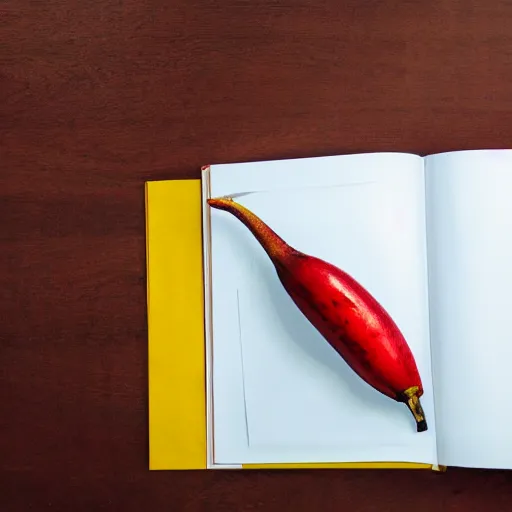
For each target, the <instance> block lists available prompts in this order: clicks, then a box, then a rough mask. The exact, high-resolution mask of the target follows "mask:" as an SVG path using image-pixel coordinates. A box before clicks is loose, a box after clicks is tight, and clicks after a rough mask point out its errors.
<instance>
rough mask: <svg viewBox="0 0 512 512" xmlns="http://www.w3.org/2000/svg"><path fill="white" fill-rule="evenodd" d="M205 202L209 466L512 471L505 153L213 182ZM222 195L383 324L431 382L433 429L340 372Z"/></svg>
mask: <svg viewBox="0 0 512 512" xmlns="http://www.w3.org/2000/svg"><path fill="white" fill-rule="evenodd" d="M202 195H203V226H204V233H203V236H204V268H205V280H204V282H205V299H206V300H205V317H206V322H205V327H206V355H207V357H206V363H207V379H206V383H207V413H208V414H207V416H208V427H207V430H208V446H209V449H208V456H209V463H210V466H211V467H214V466H229V465H234V466H237V465H239V464H244V463H246V464H247V463H295V462H296V463H304V462H366V461H404V462H417V463H427V464H433V465H443V466H465V467H482V468H484V467H485V468H512V452H511V451H510V450H509V449H508V448H509V447H510V446H512V428H511V423H512V422H511V419H512V413H511V412H510V411H511V407H510V406H509V402H510V392H509V389H508V386H509V382H508V378H509V372H510V362H511V360H512V334H511V328H510V324H509V322H510V317H511V313H510V310H511V306H512V270H511V262H512V151H508V150H482V151H461V152H451V153H444V154H436V155H431V156H426V157H420V156H416V155H412V154H402V153H372V154H359V155H348V156H334V157H322V158H305V159H295V160H282V161H267V162H257V163H242V164H226V165H211V166H207V167H205V168H204V169H203V174H202ZM226 196H227V197H229V198H233V200H234V201H235V202H236V203H238V204H240V205H243V206H244V207H245V208H247V209H248V210H249V211H250V212H252V213H253V214H255V215H256V216H257V217H259V218H260V219H261V220H262V221H263V222H264V223H266V224H267V225H268V226H269V227H270V228H271V229H272V230H274V231H275V233H277V234H278V235H279V237H281V238H282V239H283V240H284V241H285V242H286V243H287V244H289V245H290V246H291V247H293V248H294V249H296V250H297V251H301V252H302V253H305V254H307V255H310V256H313V257H316V258H320V259H321V260H324V261H326V262H328V263H330V264H332V265H335V266H336V267H338V268H339V269H341V270H342V271H343V272H345V273H347V275H349V276H351V278H353V279H354V280H356V281H357V282H358V283H360V285H361V286H362V287H363V288H364V289H365V290H367V291H368V293H369V294H371V296H373V297H374V298H375V299H376V301H378V303H379V304H380V305H381V306H382V307H383V308H384V309H385V311H386V312H387V313H388V314H389V316H390V317H391V318H392V320H393V321H394V323H395V325H396V326H397V329H398V330H399V331H400V333H401V334H402V335H403V338H404V339H405V340H406V343H407V346H408V347H409V348H410V351H411V353H412V356H413V358H414V362H415V364H416V367H417V371H418V373H419V375H420V376H421V383H422V390H423V393H422V395H421V404H422V407H423V410H422V413H423V414H424V416H425V419H426V422H427V424H428V429H427V430H425V431H422V432H418V431H417V428H416V424H415V418H414V417H413V415H412V414H411V412H410V411H409V410H408V408H407V407H406V406H405V405H404V403H401V402H399V401H396V400H393V399H391V398H389V396H386V395H385V394H384V393H382V392H379V391H378V390H376V389H375V388H374V387H373V386H372V385H369V383H368V382H367V381H365V380H364V379H363V378H361V377H360V376H359V374H357V373H356V372H355V371H354V369H353V367H352V366H351V364H348V363H347V362H346V361H345V359H344V358H343V357H341V356H340V354H339V353H338V351H336V350H335V349H334V348H333V346H332V345H331V344H330V343H329V342H328V341H327V340H326V338H325V337H324V336H323V335H322V334H321V333H320V331H319V330H318V329H317V327H315V326H314V325H313V323H312V322H311V321H310V319H309V318H308V317H307V315H305V314H304V313H303V311H302V310H300V309H299V307H298V306H297V304H296V303H295V302H294V300H292V297H291V296H290V294H289V293H288V291H287V290H286V289H285V287H284V286H283V284H282V282H281V280H280V278H279V277H278V275H277V273H276V267H275V265H274V263H273V262H272V260H271V259H270V258H269V256H268V254H267V253H266V252H265V250H264V249H263V248H262V245H261V243H260V242H259V241H258V240H257V238H256V237H255V236H254V234H253V233H252V232H251V231H250V230H249V229H248V228H247V227H246V226H245V225H244V224H243V223H242V222H241V221H240V220H239V219H238V218H236V217H235V216H234V215H231V214H230V213H229V212H226V211H220V210H218V209H216V208H213V207H211V206H208V203H207V200H208V199H210V198H218V197H226ZM381 341H382V340H381ZM388 341H389V340H388ZM388 341H386V340H384V341H382V343H388ZM364 342H365V340H363V343H364ZM388 348H389V347H388ZM384 349H386V347H384Z"/></svg>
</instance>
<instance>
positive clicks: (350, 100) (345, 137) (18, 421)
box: [0, 0, 512, 512]
mask: <svg viewBox="0 0 512 512" xmlns="http://www.w3.org/2000/svg"><path fill="white" fill-rule="evenodd" d="M0 11H1V18H2V22H1V30H0V58H1V69H0V94H1V102H0V133H1V146H0V147H1V155H0V223H1V228H0V241H1V251H0V284H1V290H2V293H1V294H0V305H1V309H0V311H1V315H2V322H1V327H0V336H1V342H0V360H1V362H2V367H1V370H0V404H1V406H0V411H1V413H0V469H1V477H0V509H1V510H5V511H6V512H16V511H25V510H47V509H48V510H53V511H57V510H59V511H60V510H62V511H69V510H73V511H77V512H78V511H82V510H84V511H92V510H123V511H139V510H144V509H148V510H152V511H154V512H156V511H159V510H166V511H167V510H186V511H209V510H212V511H216V512H222V511H243V510H247V511H253V510H262V511H263V510H276V511H277V510H299V511H311V510H323V511H330V510H333V511H334V510H358V511H362V512H365V511H368V512H369V511H377V510H379V511H380V510H390V511H400V510H414V511H416V512H421V511H429V512H430V511H432V510H450V511H464V512H467V511H473V510H475V511H476V510H499V511H502V510H507V509H509V508H510V506H509V501H510V500H511V499H512V485H511V484H512V472H505V471H483V470H461V469H450V470H449V471H448V472H447V473H446V474H442V475H436V474H430V473H423V472H406V471H362V470H361V471H297V472H284V471H276V472H264V471H254V472H228V471H226V472H161V473H149V472H148V470H147V458H148V450H147V434H148V429H147V339H146V316H145V300H146V297H145V254H144V243H145V234H144V204H143V183H144V181H145V180H148V179H161V178H192V177H198V176H199V167H200V166H201V165H203V164H207V163H217V162H231V161H243V160H258V159H269V158H285V157H301V156H315V155H328V154H338V153H349V152H356V151H358V152H359V151H380V150H391V151H412V152H418V153H421V154H425V153H429V152H438V151H445V150H452V149H465V148H492V147H503V146H507V145H510V140H511V133H512V132H511V126H512V89H511V87H510V84H511V83H512V31H511V30H510V27H511V26H512V3H510V2H509V1H505V0H502V1H499V0H489V1H487V2H477V1H475V0H436V1H430V2H416V1H412V0H408V1H375V0H366V1H364V2H363V1H360V0H345V1H343V2H338V1H327V0H316V1H313V0H293V1H292V0H264V1H260V2H255V1H250V0H228V1H224V2H214V1H212V0H202V1H199V0H195V1H193V0H188V1H185V0H181V1H179V0H174V1H164V0H142V1H135V0H102V1H99V0H88V1H87V2H83V1H78V0H47V1H46V2H30V1H28V0H17V1H14V0H7V1H4V2H3V3H2V5H1V6H0ZM504 449H508V447H504Z"/></svg>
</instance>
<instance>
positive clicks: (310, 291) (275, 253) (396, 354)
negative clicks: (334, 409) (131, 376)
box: [208, 198, 427, 432]
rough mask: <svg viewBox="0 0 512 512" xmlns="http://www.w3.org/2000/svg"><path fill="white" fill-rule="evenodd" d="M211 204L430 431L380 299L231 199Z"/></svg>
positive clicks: (410, 361) (339, 343)
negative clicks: (247, 235) (237, 224)
mask: <svg viewBox="0 0 512 512" xmlns="http://www.w3.org/2000/svg"><path fill="white" fill-rule="evenodd" d="M208 204H209V205H210V206H211V207H213V208H218V209H220V210H225V211H227V212H229V213H231V214H233V215H234V216H235V217H237V218H238V219H239V220H240V221H241V222H242V223H243V224H244V225H245V226H246V227H247V228H248V229H249V230H250V231H251V233H252V234H253V235H254V236H255V238H256V239H257V240H258V242H259V243H260V244H261V246H262V247H263V249H264V250H265V251H266V253H267V254H268V256H269V257H270V259H271V261H272V262H273V264H274V266H275V269H276V272H277V275H278V276H279V279H280V281H281V283H282V284H283V286H284V288H285V289H286V291H287V292H288V294H289V295H290V297H291V298H292V300H293V301H294V302H295V304H296V305H297V307H298V308H299V309H300V310H301V311H302V313H303V314H304V316H305V317H306V318H307V319H308V320H309V321H310V322H311V324H312V325H313V326H314V327H315V328H316V329H317V330H318V331H319V332H320V334H322V336H323V337H324V338H325V339H326V340H327V341H328V342H329V343H330V344H331V345H332V347H333V348H334V349H335V350H336V351H337V352H338V353H339V354H340V356H341V357H343V359H344V360H345V361H346V362H347V363H348V365H349V366H350V367H351V368H352V369H353V370H354V371H355V372H356V373H357V374H358V375H359V376H360V377H361V378H362V379H364V380H365V381H366V382H367V383H368V384H369V385H371V386H372V387H373V388H375V389H376V390H378V391H380V392H381V393H383V394H384V395H386V396H388V397H390V398H392V399H393V400H396V401H398V402H403V403H405V404H406V405H407V406H408V408H409V409H410V411H411V413H412V415H413V416H414V419H415V421H416V429H417V431H418V432H423V431H425V430H427V422H426V419H425V414H424V412H423V409H422V407H421V403H420V400H419V398H420V396H422V394H423V386H422V382H421V378H420V375H419V372H418V368H417V366H416V362H415V360H414V356H413V354H412V352H411V350H410V348H409V346H408V344H407V342H406V340H405V338H404V336H403V335H402V333H401V332H400V330H399V328H398V327H397V325H396V324H395V322H394V321H393V319H392V318H391V317H390V316H389V314H388V313H387V312H386V311H385V310H384V308H383V307H382V306H381V305H380V304H379V303H378V302H377V300H376V299H375V298H374V297H373V296H372V295H371V294H370V293H369V292H368V291H367V290H366V289H365V288H364V287H363V286H361V285H360V284H359V283H358V282H357V281H356V280H355V279H353V278H352V277H351V276H350V275H348V274H347V273H346V272H344V271H343V270H341V269H339V268H337V267H335V266H334V265H332V264H330V263H327V262H325V261H323V260H321V259H319V258H316V257H313V256H309V255H307V254H304V253H302V252H300V251H297V250H296V249H294V248H293V247H291V246H289V245H288V244H287V243H286V242H285V241H284V240H283V239H282V238H281V237H280V236H278V235H277V234H276V233H275V232H274V231H273V230H272V229H271V228H270V227H269V226H268V225H267V224H265V223H264V222H263V221H262V220H261V219H260V218H259V217H257V216H256V215H255V214H254V213H252V212H251V211H250V210H248V209H247V208H245V207H244V206H242V205H241V204H239V203H237V202H235V201H233V200H232V199H230V198H220V199H209V200H208Z"/></svg>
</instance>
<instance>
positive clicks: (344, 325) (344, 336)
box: [274, 250, 423, 401]
mask: <svg viewBox="0 0 512 512" xmlns="http://www.w3.org/2000/svg"><path fill="white" fill-rule="evenodd" d="M274 265H275V267H276V270H277V274H278V276H279V278H280V280H281V282H282V284H283V286H284V287H285V289H286V291H287V292H288V294H289V295H290V296H291V298H292V300H293V301H294V302H295V304H296V305H297V307H298V308H299V309H300V310H301V311H302V313H303V314H304V315H305V316H306V318H307V319H308V320H309V321H310V322H311V323H312V324H313V326H314V327H316V329H317V330H318V331H319V332H320V334H322V335H323V336H324V338H325V339H326V340H327V341H328V342H329V343H330V344H331V345H332V346H333V348H334V349H335V350H336V351H337V352H338V353H339V354H340V355H341V357H343V359H344V360H345V361H346V362H347V363H348V364H349V366H350V367H351V368H352V369H353V370H354V371H355V372H356V373H357V374H358V375H359V376H360V377H361V378H362V379H364V380H365V381H366V382H367V383H368V384H370V385H371V386H373V387H374V388H375V389H377V390H378V391H380V392H381V393H383V394H384V395H387V396H388V397H390V398H393V399H394V400H398V401H405V400H406V399H405V397H404V395H403V392H404V391H405V390H406V389H409V388H411V387H412V386H417V387H418V388H419V392H418V393H417V396H421V395H422V393H423V388H422V383H421V378H420V375H419V372H418V369H417V366H416V363H415V360H414V357H413V355H412V353H411V350H410V348H409V346H408V344H407V342H406V340H405V339H404V337H403V335H402V333H401V332H400V330H399V328H398V327H397V325H396V324H395V322H394V321H393V319H392V318H391V317H390V315H389V314H388V313H387V312H386V311H385V310H384V308H383V307H382V306H381V305H380V304H379V303H378V302H377V300H376V299H375V298H374V297H373V296H372V295H371V294H370V293H369V292H368V291H367V290H366V289H365V288H364V287H363V286H361V285H360V284H359V283H358V282H357V281H356V280H355V279H354V278H352V277H351V276H350V275H348V274H347V273H345V272H343V271H342V270H341V269H339V268H338V267H336V266H334V265H331V264H330V263H327V262H325V261H323V260H321V259H318V258H315V257H313V256H309V255H305V254H303V253H300V252H298V251H294V250H292V251H290V252H288V254H287V255H286V256H284V257H281V258H277V259H274Z"/></svg>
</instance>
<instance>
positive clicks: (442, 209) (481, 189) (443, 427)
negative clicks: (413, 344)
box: [426, 151, 512, 468]
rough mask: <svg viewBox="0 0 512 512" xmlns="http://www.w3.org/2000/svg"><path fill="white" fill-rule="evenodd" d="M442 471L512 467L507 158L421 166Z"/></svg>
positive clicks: (511, 167)
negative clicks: (425, 208)
mask: <svg viewBox="0 0 512 512" xmlns="http://www.w3.org/2000/svg"><path fill="white" fill-rule="evenodd" d="M426 175H427V178H426V181H427V203H428V204H427V212H428V213H427V219H428V259H429V268H430V301H431V312H430V314H431V339H432V351H433V369H434V382H435V387H436V390H437V393H436V412H437V429H438V457H439V463H440V464H443V465H449V466H466V467H488V468H511V467H512V451H511V450H510V448H511V447H512V429H511V428H510V426H511V420H512V412H511V410H512V409H511V408H510V405H509V403H510V391H509V384H508V376H509V374H510V360H511V358H512V337H511V330H510V325H509V322H510V318H511V304H512V299H511V297H512V295H511V290H512V267H511V263H512V194H511V192H512V151H464V152H453V153H445V154H439V155H433V156H429V157H427V158H426Z"/></svg>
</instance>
